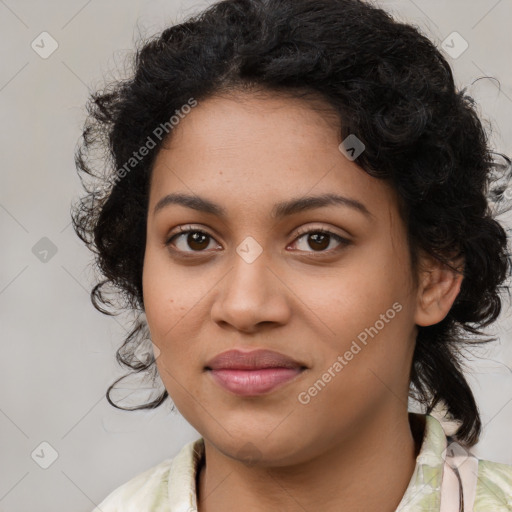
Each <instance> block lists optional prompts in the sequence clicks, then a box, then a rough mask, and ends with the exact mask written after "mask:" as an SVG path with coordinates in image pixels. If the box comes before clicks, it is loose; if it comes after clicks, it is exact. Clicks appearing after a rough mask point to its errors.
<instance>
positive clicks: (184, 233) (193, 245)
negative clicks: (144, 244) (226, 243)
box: [165, 228, 213, 252]
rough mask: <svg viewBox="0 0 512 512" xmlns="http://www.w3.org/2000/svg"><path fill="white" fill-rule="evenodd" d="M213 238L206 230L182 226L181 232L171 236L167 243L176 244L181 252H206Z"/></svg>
mask: <svg viewBox="0 0 512 512" xmlns="http://www.w3.org/2000/svg"><path fill="white" fill-rule="evenodd" d="M211 240H213V238H212V237H211V236H210V235H209V234H208V233H205V232H204V231H200V230H198V229H181V228H180V233H178V234H176V235H173V236H172V237H170V238H169V239H168V240H167V241H166V242H165V245H174V246H175V247H176V248H177V250H178V251H180V252H204V250H205V249H206V248H208V245H209V243H210V241H211ZM187 248H188V249H191V250H188V249H187Z"/></svg>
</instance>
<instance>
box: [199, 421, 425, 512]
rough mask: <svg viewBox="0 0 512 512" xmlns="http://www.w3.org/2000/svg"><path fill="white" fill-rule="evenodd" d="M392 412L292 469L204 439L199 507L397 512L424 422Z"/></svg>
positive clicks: (211, 511)
mask: <svg viewBox="0 0 512 512" xmlns="http://www.w3.org/2000/svg"><path fill="white" fill-rule="evenodd" d="M394 413H395V414H394V416H391V415H388V417H384V418H374V417H372V420H371V421H368V422H366V423H365V425H364V426H362V427H359V426H358V428H357V429H355V432H354V433H353V434H352V435H350V436H347V437H346V438H344V439H343V441H342V442H340V443H337V444H334V445H333V446H332V447H331V448H330V449H329V450H327V451H325V452H324V453H321V454H319V455H318V456H317V457H316V458H314V459H312V460H308V461H307V462H304V463H302V464H298V465H295V466H285V467H283V466H280V467H273V466H268V465H267V466H261V465H258V466H246V465H244V464H242V463H241V462H239V461H237V460H234V459H232V458H229V457H226V456H225V455H223V454H222V453H221V452H219V451H218V450H217V449H216V448H215V447H214V446H213V445H212V444H211V443H209V442H208V441H207V440H206V439H205V460H206V464H205V465H204V466H203V467H202V468H201V471H200V472H199V474H198V479H197V480H198V486H197V488H198V501H197V502H198V510H199V512H220V511H222V512H232V511H233V512H234V511H235V510H236V511H238V510H240V509H242V510H245V511H247V512H263V511H265V512H268V511H273V510H275V511H303V510H322V511H323V512H331V511H332V512H334V511H339V510H340V508H343V510H344V511H346V512H351V511H356V510H357V511H359V510H365V511H367V512H373V511H375V512H386V511H389V512H392V511H395V510H396V508H397V506H398V504H399V503H400V501H401V499H402V497H403V495H404V493H405V490H406V489H407V486H408V484H409V481H410V479H411V476H412V474H413V471H414V468H415V465H416V457H417V455H418V453H419V448H420V445H421V440H422V437H423V430H424V424H421V423H419V422H418V419H417V418H416V417H415V416H414V415H411V416H409V415H408V414H407V412H406V411H405V412H402V413H401V415H400V416H397V415H396V411H394ZM409 420H410V421H411V423H410V422H409Z"/></svg>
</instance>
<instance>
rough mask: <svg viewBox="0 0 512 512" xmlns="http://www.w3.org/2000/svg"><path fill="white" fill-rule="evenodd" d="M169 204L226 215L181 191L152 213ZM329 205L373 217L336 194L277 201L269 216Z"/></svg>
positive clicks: (222, 210)
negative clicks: (339, 206)
mask: <svg viewBox="0 0 512 512" xmlns="http://www.w3.org/2000/svg"><path fill="white" fill-rule="evenodd" d="M171 204H178V205H181V206H185V207H187V208H191V209H193V210H197V211H200V212H204V213H210V214H212V215H216V216H217V217H221V218H225V217H226V210H225V209H224V208H223V207H222V206H220V205H218V204H216V203H214V202H212V201H210V200H209V199H206V198H203V197H199V196H193V195H188V194H183V193H174V194H168V195H166V196H164V197H162V199H160V200H159V201H158V203H157V204H156V205H155V208H154V209H153V215H155V214H156V213H157V212H159V211H160V210H162V209H163V208H165V207H166V206H169V205H171ZM330 205H341V206H346V207H349V208H352V209H354V210H356V211H358V212H360V213H362V214H364V216H365V217H367V218H368V219H373V218H375V217H374V215H373V214H372V213H371V212H370V211H369V210H368V208H366V206H365V205H364V204H363V203H361V202H360V201H358V200H357V199H353V198H350V197H345V196H340V195H338V194H322V195H318V196H306V197H299V198H294V199H289V200H287V201H283V202H281V203H277V204H275V205H274V207H273V208H272V211H271V217H272V218H273V219H282V218H284V217H287V216H290V215H293V214H296V213H299V212H303V211H306V210H313V209H315V208H321V207H323V206H330Z"/></svg>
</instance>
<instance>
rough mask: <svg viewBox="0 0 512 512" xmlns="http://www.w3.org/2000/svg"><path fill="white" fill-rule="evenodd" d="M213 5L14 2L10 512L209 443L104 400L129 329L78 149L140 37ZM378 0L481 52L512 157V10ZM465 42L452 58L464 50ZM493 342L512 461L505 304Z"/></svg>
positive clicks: (465, 77) (3, 271) (0, 216)
mask: <svg viewBox="0 0 512 512" xmlns="http://www.w3.org/2000/svg"><path fill="white" fill-rule="evenodd" d="M210 3H212V2H193V1H190V2H189V1H183V0H182V1H178V0H174V1H172V0H167V1H161V0H151V1H142V0H141V1H135V0H130V1H121V0H115V1H103V2H100V1H99V0H89V1H83V0H73V1H69V0H68V1H64V0H58V1H53V2H48V1H47V2H43V1H35V0H31V1H29V0H22V1H14V0H5V1H3V0H0V43H1V52H2V53H1V55H2V67H1V69H0V112H1V116H2V123H1V126H0V130H1V139H0V140H1V155H2V160H1V171H0V172H1V174H2V178H1V179H2V181H1V183H2V185H1V189H0V226H1V227H0V230H1V231H0V233H1V235H2V243H1V247H2V249H1V261H0V263H1V264H0V318H1V326H2V329H1V333H2V357H1V358H0V375H1V381H0V384H1V385H0V511H4V512H7V511H9V512H14V511H23V512H27V511H35V510H38V511H39V512H50V511H51V512H64V511H69V510H74V511H77V512H86V511H90V510H92V508H94V505H95V504H98V503H99V502H100V501H101V500H102V499H103V498H104V497H105V496H106V495H107V494H108V493H109V492H110V491H112V490H113V489H114V488H116V487H117V486H119V485H120V484H122V483H124V482H125V481H127V480H128V479H129V478H131V477H132V476H134V475H136V474H138V473H140V472H141V471H143V470H145V469H147V468H149V467H151V466H152V465H155V464H157V463H158V462H160V461H162V460H163V459H164V458H168V457H172V456H174V455H175V454H176V453H177V451H178V450H179V449H180V448H181V446H183V444H184V443H186V442H188V441H190V440H193V439H195V438H196V437H198V433H197V432H196V431H195V430H194V429H193V428H191V427H190V426H189V425H188V424H187V423H186V422H185V420H184V419H183V418H181V417H180V416H179V415H178V414H176V413H173V412H172V411H171V409H170V406H169V405H166V406H162V407H161V408H159V409H157V410H156V411H151V412H150V411H145V412H123V411H119V410H116V409H114V408H113V407H111V406H110V405H109V404H108V402H107V401H106V399H105V396H104V393H105V390H106V388H107V387H108V385H109V384H110V383H111V382H112V381H113V380H114V378H115V377H116V376H118V375H121V374H122V373H124V372H123V370H122V369H121V368H119V367H118V365H117V363H116V362H115V359H114V353H115V350H116V348H117V346H118V345H119V344H120V343H121V342H122V336H123V333H124V332H125V329H126V328H127V324H126V321H125V319H123V318H115V319H112V318H108V317H105V316H103V315H101V314H100V313H98V312H97V311H96V310H95V309H94V308H93V307H92V305H91V303H90V301H89V295H88V294H89V289H90V287H91V285H92V283H93V278H94V276H93V273H92V267H91V265H90V262H91V255H90V254H89V252H88V251H87V250H86V249H85V247H84V246H83V245H82V243H81V242H80V241H79V240H78V238H77V237H76V236H75V234H74V232H73V230H72V228H71V226H70V217H69V208H70V202H71V200H72V199H73V198H76V196H77V195H78V194H79V193H80V192H81V188H80V183H79V180H78V178H77V176H76V172H75V168H74V161H73V153H74V150H75V145H76V143H77V141H78V139H79V136H80V133H81V128H82V123H83V121H84V118H85V110H84V105H85V102H86V100H87V97H88V94H89V90H94V89H96V88H97V87H99V86H101V85H102V83H103V77H106V78H107V79H109V78H112V77H114V76H119V75H120V74H121V73H122V72H123V66H124V62H125V61H124V59H125V57H126V55H127V54H129V52H130V51H131V49H132V48H133V47H134V42H135V41H136V40H137V39H138V38H139V34H142V35H145V36H151V35H153V34H155V33H157V32H158V31H160V30H162V29H163V28H164V27H166V26H167V25H169V24H172V23H175V22H178V21H180V20H181V19H183V17H185V16H187V15H188V14H191V13H193V12H197V11H199V10H201V9H203V8H204V7H205V6H206V5H208V4H210ZM378 4H379V5H382V6H383V7H385V8H387V9H389V10H390V11H392V12H393V13H394V14H395V15H396V16H397V17H399V18H401V19H404V20H408V21H411V22H413V23H414V24H416V25H417V26H419V27H420V28H421V29H422V30H423V31H424V32H425V33H427V34H428V35H429V36H430V37H431V38H432V39H433V40H434V41H435V42H436V44H438V46H439V47H441V45H442V41H443V40H445V39H446V38H447V37H448V36H449V35H450V34H452V32H454V31H456V32H458V33H459V34H461V36H462V37H463V38H464V40H466V41H467V42H468V44H469V47H468V49H467V50H466V51H464V52H463V53H462V54H461V55H460V56H457V58H453V57H450V56H448V60H449V61H450V62H451V64H452V65H453V68H454V71H455V76H456V81H457V84H458V86H459V87H464V86H467V87H468V90H469V92H470V93H471V94H472V95H473V97H474V98H475V99H476V100H477V101H478V103H479V110H480V112H481V114H482V115H483V116H484V119H485V120H486V121H489V122H491V123H492V126H493V131H492V134H491V140H492V142H493V145H494V147H495V148H497V149H498V150H501V151H503V152H505V153H507V154H509V155H510V154H511V153H512V122H511V119H512V99H511V98H512V69H511V67H510V56H511V51H512V35H511V34H512V32H511V31H510V30H509V28H510V22H511V20H512V2H511V0H478V1H472V2H467V1H465V0H457V1H454V0H450V1H447V0H444V1H442V2H441V1H437V0H436V1H432V0H428V1H427V0H414V1H413V0H399V1H384V0H382V1H380V2H378ZM43 31H46V32H48V33H49V34H50V35H51V37H52V38H53V39H54V40H56V41H57V43H58V48H57V50H56V51H55V52H54V53H53V54H51V55H50V56H49V57H47V58H46V59H44V58H42V57H41V56H40V54H39V53H37V52H36V51H35V50H34V49H33V48H32V47H31V44H32V42H33V41H35V43H34V44H39V48H38V50H39V52H43V51H48V50H49V49H50V48H51V46H50V43H51V41H50V39H48V38H47V36H40V34H41V33H42V32H43ZM41 37H46V39H45V44H44V48H42V46H43V44H42V43H41V42H40V41H41ZM452 40H453V36H452V39H448V44H451V45H452V46H453V50H452V51H458V50H460V49H461V48H462V47H461V46H460V42H457V40H453V41H454V42H453V43H451V41H452ZM38 42H39V43H38ZM36 48H37V47H36ZM481 76H492V77H495V78H496V79H498V80H499V81H500V83H501V91H500V90H499V88H498V85H497V83H496V81H494V80H490V79H483V80H479V81H478V82H476V83H474V84H473V85H472V83H473V81H474V80H475V79H476V78H478V77H481ZM507 224H508V225H510V222H508V223H507ZM45 237H46V238H45ZM41 239H43V240H42V241H41ZM46 239H48V240H46ZM34 247H35V248H34ZM44 250H48V251H49V252H48V253H44ZM55 251H56V252H55ZM53 253H54V254H53ZM490 332H493V333H496V334H497V335H498V336H499V338H500V340H501V342H500V343H497V344H495V345H494V346H492V347H490V346H489V347H487V348H486V350H485V351H483V352H482V353H481V354H480V355H481V356H482V357H483V359H480V360H478V361H475V362H474V363H472V368H473V372H472V375H471V376H469V379H470V383H471V385H472V387H473V389H474V391H475V394H476V397H477V400H478V402H479V405H480V408H481V412H482V417H483V421H484V424H485V430H484V435H483V437H482V440H481V442H480V443H479V445H478V446H477V447H476V448H475V449H474V450H473V451H474V452H475V453H476V454H477V455H478V456H480V457H482V458H488V459H491V460H495V461H498V462H505V463H509V464H512V435H511V433H512V428H511V426H512V373H511V372H512V370H511V368H512V343H510V342H511V323H510V310H509V308H508V307H507V305H506V307H505V310H504V312H503V314H502V317H501V321H500V322H499V323H498V325H496V327H495V328H494V329H493V330H492V331H490ZM43 442H46V443H49V445H50V446H48V445H41V443H43ZM55 455H57V458H56V460H55V461H54V462H53V463H52V464H51V465H50V466H49V467H48V468H47V469H43V467H41V465H42V466H44V465H48V464H49V463H50V462H52V456H55Z"/></svg>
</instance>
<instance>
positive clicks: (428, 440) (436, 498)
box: [92, 415, 512, 512]
mask: <svg viewBox="0 0 512 512" xmlns="http://www.w3.org/2000/svg"><path fill="white" fill-rule="evenodd" d="M425 420H426V421H425V432H424V435H423V442H422V445H421V449H420V453H419V454H418V457H417V458H416V467H415V469H414V473H413V474H412V476H411V480H410V482H409V485H408V487H407V489H406V491H405V494H404V496H403V498H402V500H401V502H400V505H399V506H398V508H397V509H396V511H397V512H440V510H441V490H442V488H443V489H444V486H442V482H443V476H444V474H447V473H445V470H446V465H445V457H444V455H445V454H446V451H447V448H449V446H451V445H449V444H448V438H447V437H446V435H445V433H444V431H443V428H442V426H441V424H440V423H439V421H438V420H437V419H435V418H434V417H433V416H430V415H426V418H425ZM203 454H204V440H203V438H199V439H198V440H196V441H192V442H190V443H188V444H187V445H185V446H184V447H183V448H182V449H181V450H180V452H179V453H178V454H177V455H176V456H175V457H174V458H169V459H166V460H164V461H163V462H161V463H160V464H158V465H157V466H154V467H152V468H150V469H148V470H146V471H144V472H143V473H140V474H139V475H137V476H135V477H134V478H132V479H131V480H129V481H128V482H126V483H125V484H123V485H121V486H120V487H118V488H117V489H115V490H114V491H113V492H111V493H110V494H109V495H108V496H107V497H106V498H105V499H104V500H103V501H102V502H101V503H100V504H99V505H98V506H97V507H96V508H95V509H94V510H93V511H92V512H194V511H196V510H197V504H196V472H197V469H198V467H199V462H200V460H201V457H202V456H203ZM474 462H475V463H476V465H475V467H476V468H478V475H476V471H474V473H475V484H476V492H474V491H473V494H474V508H473V512H484V511H485V512H511V511H512V466H510V465H507V464H499V463H496V462H491V461H487V460H481V459H474ZM446 471H447V470H446ZM447 476H448V477H449V476H451V475H447ZM452 478H455V477H453V476H452ZM447 480H448V478H446V480H445V485H446V481H447ZM464 496H465V497H466V489H464ZM445 499H446V498H445ZM448 510H450V512H457V511H458V506H457V507H456V508H455V509H453V510H451V509H448Z"/></svg>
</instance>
